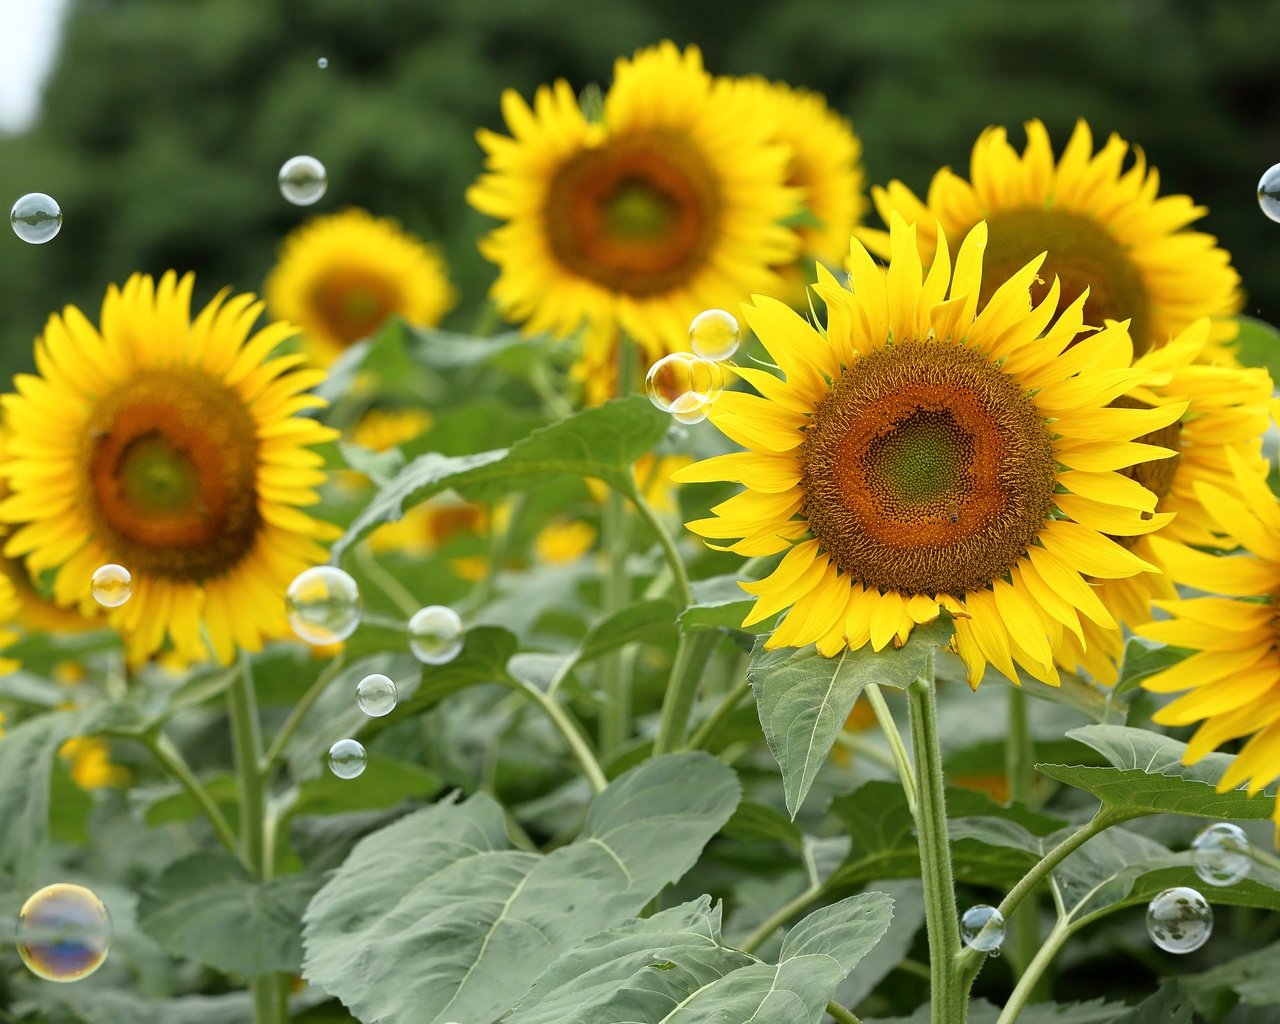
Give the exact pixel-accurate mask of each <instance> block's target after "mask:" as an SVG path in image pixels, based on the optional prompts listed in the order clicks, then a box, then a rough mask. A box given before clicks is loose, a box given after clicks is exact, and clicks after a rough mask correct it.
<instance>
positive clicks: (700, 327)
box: [689, 309, 742, 361]
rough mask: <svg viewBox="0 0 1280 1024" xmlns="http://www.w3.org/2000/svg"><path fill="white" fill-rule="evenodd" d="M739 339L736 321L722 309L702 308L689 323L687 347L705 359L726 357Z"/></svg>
mask: <svg viewBox="0 0 1280 1024" xmlns="http://www.w3.org/2000/svg"><path fill="white" fill-rule="evenodd" d="M741 340H742V332H741V330H740V329H739V328H738V321H737V320H736V319H735V318H734V315H733V314H732V313H730V312H727V311H726V310H723V309H704V310H703V311H702V312H701V313H699V314H698V315H697V316H695V317H694V318H693V323H691V324H690V325H689V347H690V348H691V349H693V351H694V352H695V353H697V354H698V355H700V356H702V357H703V358H705V359H714V360H717V361H718V360H722V359H728V358H729V357H730V356H732V355H733V354H734V353H735V352H737V351H738V342H739V341H741Z"/></svg>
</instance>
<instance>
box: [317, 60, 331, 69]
mask: <svg viewBox="0 0 1280 1024" xmlns="http://www.w3.org/2000/svg"><path fill="white" fill-rule="evenodd" d="M328 66H329V58H328V57H319V58H317V60H316V67H318V68H319V69H320V70H321V71H323V70H324V69H325V68H327V67H328Z"/></svg>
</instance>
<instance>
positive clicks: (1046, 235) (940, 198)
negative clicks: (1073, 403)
mask: <svg viewBox="0 0 1280 1024" xmlns="http://www.w3.org/2000/svg"><path fill="white" fill-rule="evenodd" d="M1025 127H1026V133H1027V146H1026V149H1025V150H1024V151H1023V153H1022V155H1021V156H1019V155H1018V153H1017V151H1016V150H1015V149H1014V148H1013V147H1012V146H1011V145H1010V144H1009V141H1008V139H1007V137H1006V134H1005V130H1004V129H1003V128H988V129H987V130H986V131H985V132H983V133H982V135H981V136H980V137H979V138H978V141H977V142H976V143H975V144H974V147H973V154H972V157H971V160H970V168H969V177H970V181H965V180H964V179H963V178H961V177H960V176H959V175H957V174H954V173H953V172H952V171H951V170H950V169H949V168H944V169H942V170H941V171H939V172H938V173H937V174H935V175H934V177H933V181H932V183H931V184H930V186H929V193H928V198H927V200H926V201H925V202H924V203H922V202H921V201H920V200H919V199H918V198H917V197H916V196H915V194H914V193H913V192H912V191H911V190H910V189H908V188H907V187H906V186H905V185H903V184H902V183H901V182H899V181H893V182H890V183H889V187H888V188H883V189H882V188H878V187H877V188H873V189H872V190H871V195H872V199H873V201H874V202H875V206H876V209H877V210H878V211H879V213H880V216H881V218H883V219H884V221H885V223H888V221H889V217H890V215H891V214H893V213H898V214H900V215H901V216H903V217H904V218H905V219H906V220H907V222H908V223H913V222H914V223H915V224H916V229H917V231H918V236H917V240H918V242H919V245H920V253H921V256H922V257H923V258H924V259H925V260H926V261H927V260H928V259H930V258H931V254H932V252H933V249H934V246H935V244H936V242H937V237H938V235H939V234H940V233H945V234H946V236H947V238H948V239H950V240H951V241H952V242H953V243H954V241H955V240H956V239H958V238H960V237H961V236H962V235H963V234H964V233H965V232H966V231H968V230H969V229H970V228H971V227H973V225H974V224H976V223H977V222H978V221H980V220H985V221H986V222H987V229H988V232H989V237H988V241H987V251H986V255H985V260H986V266H987V268H988V270H989V271H990V272H991V275H992V276H991V278H990V279H989V281H988V287H987V290H986V291H984V292H983V294H982V296H981V298H982V299H984V300H985V299H987V298H988V297H989V296H990V294H991V288H992V286H993V285H992V282H997V281H1003V280H1004V279H1005V278H1006V277H1008V276H1009V275H1010V274H1011V273H1013V272H1014V271H1015V270H1017V269H1018V268H1019V267H1021V266H1022V265H1023V264H1024V263H1026V262H1027V260H1029V259H1031V258H1032V257H1033V256H1035V255H1036V254H1038V253H1040V252H1043V251H1044V250H1045V249H1048V251H1049V259H1048V260H1047V261H1046V262H1045V264H1044V273H1043V274H1042V277H1043V278H1044V279H1045V280H1049V279H1051V278H1052V277H1054V276H1056V277H1057V278H1058V279H1059V280H1060V281H1061V286H1062V297H1063V301H1064V302H1069V301H1071V300H1073V299H1075V298H1076V297H1077V296H1078V295H1081V294H1082V293H1083V292H1084V291H1085V289H1086V288H1087V289H1089V290H1090V291H1089V301H1088V303H1087V304H1086V306H1085V314H1084V316H1085V322H1086V323H1089V324H1101V323H1103V322H1104V321H1106V320H1132V323H1131V325H1130V334H1131V336H1132V338H1133V347H1134V351H1135V352H1136V353H1137V354H1138V355H1141V354H1143V353H1145V352H1147V351H1148V350H1150V349H1153V348H1158V347H1160V346H1161V345H1164V344H1165V343H1166V342H1167V341H1168V340H1169V339H1170V338H1172V337H1173V336H1174V335H1176V334H1178V333H1179V332H1180V331H1182V330H1183V329H1184V328H1185V327H1187V326H1188V325H1189V324H1191V323H1192V322H1193V321H1195V320H1197V319H1199V318H1200V317H1202V316H1208V317H1212V318H1214V323H1213V328H1212V331H1211V340H1212V342H1213V343H1214V344H1213V345H1212V346H1211V347H1210V348H1209V349H1208V350H1206V353H1205V355H1206V357H1208V358H1209V359H1214V358H1216V359H1217V360H1218V361H1227V362H1230V361H1231V360H1230V358H1229V356H1227V355H1226V353H1225V352H1224V348H1223V345H1222V343H1223V342H1227V341H1230V339H1232V338H1234V337H1235V334H1236V323H1235V321H1234V320H1232V319H1230V317H1231V315H1232V314H1233V313H1235V312H1236V311H1237V310H1238V309H1239V308H1240V303H1241V293H1240V276H1239V275H1238V274H1237V273H1236V272H1235V270H1234V269H1233V268H1232V266H1231V256H1230V254H1229V253H1227V252H1226V251H1225V250H1223V249H1221V248H1219V247H1218V245H1217V240H1216V239H1214V238H1213V237H1212V236H1211V235H1206V234H1204V233H1203V232H1199V231H1191V230H1188V229H1187V225H1188V224H1190V223H1192V222H1193V221H1195V220H1198V219H1199V218H1200V217H1202V216H1203V215H1204V213H1205V208H1204V207H1202V206H1197V205H1195V203H1193V202H1192V200H1191V199H1190V197H1188V196H1183V195H1169V196H1159V197H1158V196H1157V192H1158V190H1159V185H1160V177H1159V174H1158V173H1157V172H1156V170H1155V169H1154V168H1152V169H1148V167H1147V162H1146V158H1145V157H1144V156H1143V154H1142V151H1141V150H1135V152H1134V163H1133V165H1132V166H1131V167H1130V168H1129V169H1128V170H1127V171H1126V170H1123V165H1124V161H1125V154H1126V153H1127V152H1128V149H1129V144H1128V143H1127V142H1125V141H1124V140H1123V139H1121V138H1120V137H1119V136H1117V135H1112V136H1111V137H1110V138H1109V139H1108V140H1107V143H1106V145H1105V146H1103V147H1102V149H1100V150H1099V151H1098V152H1097V153H1094V152H1093V137H1092V135H1091V134H1090V132H1089V126H1088V125H1087V124H1085V122H1084V121H1079V122H1077V124H1076V128H1075V131H1074V132H1073V133H1072V136H1071V139H1070V141H1068V143H1067V147H1066V149H1065V150H1064V151H1063V153H1062V157H1061V159H1060V160H1058V162H1057V163H1056V164H1055V163H1054V159H1053V150H1052V148H1051V147H1050V145H1049V135H1048V132H1047V131H1046V130H1045V127H1044V125H1043V124H1041V123H1040V122H1039V121H1028V122H1027V124H1026V126H1025ZM939 225H940V227H939ZM859 237H861V238H862V240H863V241H864V242H865V243H866V244H867V246H868V247H869V248H870V249H871V251H872V252H875V253H877V254H878V255H881V256H887V255H888V251H889V250H888V239H887V236H886V235H885V233H884V232H882V231H872V230H866V229H863V230H860V231H859ZM1043 293H1044V285H1043V284H1041V285H1039V286H1038V287H1037V289H1036V290H1035V291H1034V292H1033V294H1035V295H1036V297H1037V298H1039V297H1040V296H1041V295H1043Z"/></svg>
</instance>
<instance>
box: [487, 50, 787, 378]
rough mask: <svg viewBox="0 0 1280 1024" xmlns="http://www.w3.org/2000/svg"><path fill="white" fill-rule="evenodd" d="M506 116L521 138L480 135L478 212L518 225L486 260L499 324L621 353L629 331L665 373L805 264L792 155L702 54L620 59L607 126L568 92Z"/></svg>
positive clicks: (553, 90) (511, 108)
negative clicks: (791, 266)
mask: <svg viewBox="0 0 1280 1024" xmlns="http://www.w3.org/2000/svg"><path fill="white" fill-rule="evenodd" d="M502 109H503V114H504V117H505V119H506V122H507V126H508V128H509V130H510V132H511V135H510V136H506V135H499V134H497V133H495V132H492V131H487V130H484V129H481V130H480V131H479V132H478V133H477V139H478V140H479V142H480V145H481V147H482V148H483V149H484V150H485V153H486V157H487V159H486V168H487V170H486V173H485V174H483V175H482V176H481V177H480V179H479V180H478V181H477V182H476V183H475V184H474V185H472V186H471V188H470V189H469V190H468V191H467V201H468V202H469V203H470V204H471V205H472V206H473V207H475V208H476V209H477V210H479V211H480V212H482V213H486V214H488V215H489V216H491V217H495V218H497V219H499V220H502V221H505V222H506V223H504V224H503V225H502V226H500V227H498V228H496V229H494V231H492V232H491V233H490V234H489V235H488V236H487V237H486V238H485V239H483V240H482V242H481V244H480V248H481V251H482V252H483V253H484V255H485V256H486V257H487V258H488V259H490V260H492V261H493V262H494V263H496V264H497V265H498V268H499V275H498V280H497V281H496V282H495V284H494V286H493V290H492V295H493V298H494V300H495V301H496V302H497V304H498V307H499V309H500V310H501V311H502V313H503V314H504V315H506V316H508V317H510V318H512V319H514V320H519V321H523V322H524V329H525V330H526V331H527V332H529V333H536V332H540V331H547V332H550V333H552V334H554V335H557V336H567V335H570V334H572V333H574V332H575V331H578V330H580V329H581V328H583V327H584V326H589V325H590V326H591V327H592V328H593V330H592V335H593V337H595V338H597V339H600V343H601V344H607V343H608V341H609V339H610V338H611V336H612V334H613V332H614V331H616V330H617V329H621V330H622V331H624V332H626V333H627V334H628V335H630V336H631V337H632V338H634V339H635V340H636V341H638V342H639V343H640V345H641V346H642V347H643V349H644V352H645V355H646V356H647V357H648V358H649V359H653V358H655V357H657V356H659V355H661V354H663V353H665V352H667V351H671V350H673V349H677V348H684V347H685V344H686V338H687V335H688V330H689V321H690V320H692V319H693V317H694V316H696V315H697V314H698V313H700V312H701V311H702V310H703V309H706V308H708V307H712V306H725V305H729V304H732V303H736V302H739V301H740V300H741V299H742V298H744V297H745V296H746V295H748V294H750V293H751V291H752V290H760V289H764V290H768V289H770V288H773V287H775V286H776V285H777V283H778V280H777V276H776V275H775V274H774V272H773V271H772V270H770V269H769V268H770V267H772V266H778V265H782V264H785V263H788V262H790V261H791V260H792V259H793V258H794V256H795V253H796V249H797V239H796V235H795V233H794V232H792V231H790V230H788V229H787V228H785V227H784V226H782V224H781V221H782V220H783V219H784V218H786V217H787V216H788V215H790V214H791V213H793V212H794V211H795V209H796V206H797V200H798V192H797V190H796V189H792V188H788V187H787V186H786V184H785V181H784V179H785V176H786V172H787V160H788V153H787V149H786V147H785V146H783V145H781V144H779V143H776V142H773V141H772V140H771V139H770V138H769V119H767V118H761V117H759V116H757V115H756V112H755V111H754V110H753V109H752V104H751V101H750V97H749V95H748V94H747V93H746V92H745V91H744V90H742V89H738V88H735V87H734V85H733V83H731V82H729V81H727V80H724V79H713V78H712V76H711V75H709V74H708V73H707V72H706V71H705V70H704V68H703V66H702V56H701V54H700V53H699V51H698V50H697V48H695V47H689V48H688V49H686V50H684V51H683V52H682V51H680V50H679V49H678V48H677V47H676V46H675V45H674V44H672V43H670V42H664V43H662V44H661V45H659V46H655V47H651V48H649V49H645V50H641V51H639V52H638V53H637V54H636V56H635V57H634V58H633V59H630V60H628V59H625V58H621V59H619V60H618V62H617V65H616V67H615V71H614V81H613V85H612V86H611V87H610V88H609V91H608V93H607V94H606V95H605V97H604V105H603V120H601V121H600V122H593V121H590V120H588V118H587V116H586V115H585V114H584V113H583V112H582V110H581V108H580V107H579V104H578V100H577V98H576V97H575V96H574V94H573V90H572V89H571V88H570V87H569V84H568V83H567V82H565V81H563V80H561V81H557V82H556V83H555V85H553V86H542V87H540V88H539V89H538V91H537V94H536V96H535V97H534V103H533V106H532V107H530V106H529V105H528V104H527V103H526V102H525V101H524V100H523V99H522V98H521V97H520V96H519V95H517V94H516V93H515V92H512V91H508V92H506V93H504V94H503V97H502ZM606 328H607V329H606Z"/></svg>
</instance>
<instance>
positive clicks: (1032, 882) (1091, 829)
mask: <svg viewBox="0 0 1280 1024" xmlns="http://www.w3.org/2000/svg"><path fill="white" fill-rule="evenodd" d="M1131 817H1133V815H1129V814H1122V813H1118V812H1116V811H1109V810H1107V808H1106V807H1100V808H1098V812H1097V813H1096V814H1095V815H1094V816H1093V817H1092V818H1091V819H1090V820H1089V821H1088V822H1087V823H1086V824H1084V825H1081V826H1080V827H1079V828H1078V829H1076V831H1074V832H1072V833H1071V835H1069V836H1067V837H1066V838H1065V839H1063V840H1062V842H1060V843H1059V844H1058V845H1057V846H1055V847H1054V848H1053V849H1052V850H1050V851H1049V852H1048V853H1046V854H1045V855H1044V856H1043V857H1042V858H1040V860H1039V862H1038V863H1037V864H1036V865H1035V866H1034V867H1033V868H1032V869H1031V870H1030V871H1028V872H1027V873H1026V874H1025V875H1023V876H1022V878H1021V879H1019V880H1018V884H1017V885H1015V886H1014V887H1013V888H1012V889H1010V890H1009V893H1008V895H1007V896H1005V898H1004V899H1003V900H1002V901H1001V902H1000V906H999V907H998V908H997V909H998V910H999V911H1000V913H1001V915H1002V916H1003V917H1004V919H1005V921H1012V920H1013V919H1014V918H1013V915H1014V912H1015V911H1016V910H1017V909H1018V907H1019V906H1020V905H1021V903H1022V901H1023V900H1025V899H1026V898H1027V897H1028V896H1029V895H1030V894H1031V893H1032V892H1033V891H1034V890H1035V888H1036V886H1038V885H1039V884H1040V883H1041V882H1042V881H1044V880H1045V879H1046V878H1047V877H1048V876H1049V873H1050V872H1051V871H1052V870H1053V869H1054V868H1056V867H1057V866H1058V865H1059V864H1061V863H1062V862H1063V861H1064V860H1066V859H1067V857H1069V856H1070V855H1071V854H1073V853H1075V851H1076V850H1078V849H1080V847H1082V846H1084V844H1085V843H1087V842H1088V841H1089V840H1090V839H1092V838H1093V837H1094V836H1096V835H1098V834H1100V833H1102V832H1105V831H1106V830H1107V829H1109V828H1110V827H1111V826H1112V825H1118V824H1120V823H1121V822H1123V821H1128V820H1129V819H1130V818H1131ZM1033 959H1034V957H1033ZM985 961H986V954H985V953H981V952H979V951H978V950H976V949H965V950H964V951H963V952H962V953H961V954H960V956H959V957H958V958H957V963H958V965H959V967H960V970H961V972H962V973H963V975H964V979H965V984H966V987H967V986H968V985H969V984H972V982H973V979H974V978H975V977H977V974H978V971H979V970H980V969H981V968H982V964H983V963H984V962H985ZM1028 966H1029V965H1028Z"/></svg>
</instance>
